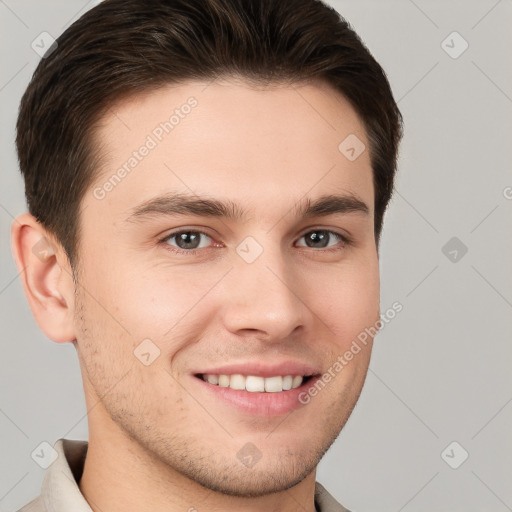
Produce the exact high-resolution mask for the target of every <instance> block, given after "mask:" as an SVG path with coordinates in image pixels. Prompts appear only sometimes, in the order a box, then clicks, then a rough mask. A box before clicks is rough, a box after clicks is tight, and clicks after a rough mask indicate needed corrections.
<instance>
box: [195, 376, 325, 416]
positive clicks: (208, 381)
mask: <svg viewBox="0 0 512 512" xmlns="http://www.w3.org/2000/svg"><path fill="white" fill-rule="evenodd" d="M192 376H193V382H196V383H197V385H198V391H199V392H200V393H201V394H204V395H205V398H206V399H207V400H208V401H209V403H210V401H211V400H212V399H213V400H215V403H218V404H219V406H220V407H225V406H228V408H229V410H234V411H235V412H236V413H242V414H244V415H251V416H260V417H276V416H283V415H286V414H289V413H290V412H292V411H294V410H296V409H299V408H301V407H304V406H305V405H306V404H307V403H308V402H309V400H308V402H305V401H304V400H301V397H302V396H303V395H307V393H308V389H309V388H310V387H312V386H314V385H315V383H316V381H317V380H319V379H320V378H321V374H314V375H274V376H270V377H262V376H258V375H242V374H231V375H227V374H212V373H206V374H205V373H195V374H193V375H192Z"/></svg>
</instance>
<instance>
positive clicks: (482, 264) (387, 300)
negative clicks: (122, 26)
mask: <svg viewBox="0 0 512 512" xmlns="http://www.w3.org/2000/svg"><path fill="white" fill-rule="evenodd" d="M95 3H97V2H89V3H86V2H85V1H84V0H72V1H70V0H66V1H60V2H56V1H53V2H37V1H35V0H33V1H15V0H0V20H1V38H2V41H1V76H0V101H1V109H2V110H1V112H2V122H1V124H0V130H1V133H0V138H1V159H2V165H1V173H2V176H1V195H0V243H1V254H0V265H1V267H0V319H1V320H0V321H1V326H2V357H1V359H0V365H1V389H2V396H1V401H0V431H1V441H0V442H1V452H0V460H1V461H2V462H1V464H2V467H1V474H0V510H1V511H7V510H16V509H17V508H18V507H20V506H21V505H23V504H25V503H26V502H28V501H29V500H30V499H32V498H33V497H35V496H36V495H37V494H38V493H39V489H40V485H41V482H42V478H43V476H44V470H43V469H41V468H40V467H39V466H38V465H37V464H36V463H35V462H34V461H33V460H32V458H31V453H32V451H33V450H34V449H35V448H36V447H37V446H38V445H39V444H40V443H41V442H42V441H47V442H49V443H50V444H51V445H53V444H54V443H55V441H56V440H57V439H59V438H61V437H66V438H71V439H87V435H88V431H87V420H86V409H85V401H84V398H83V393H82V382H81V377H80V371H79V366H78V361H77V356H76V353H75V350H74V348H73V346H72V345H71V344H65V345H58V344H56V343H53V342H51V341H50V340H48V339H46V338H45V336H44V335H43V334H42V333H41V332H40V330H39V329H38V327H37V325H36V323H35V321H34V319H33V317H32V314H31V311H30V309H29V306H28V303H27V301H26V298H25V296H24V293H23V290H22V287H21V283H20V279H19V276H18V274H17V270H16V268H15V265H14V262H13V259H12V256H11V252H10V243H9V232H10V225H11V222H12V218H13V216H16V215H18V214H19V213H22V212H23V211H25V203H24V196H23V184H22V180H21V177H20V176H19V173H18V169H17V161H16V155H15V151H14V125H15V119H16V113H17V108H18V104H19V100H20V98H21V95H22V93H23V91H24V89H25V87H26V85H27V84H28V81H29V78H30V76H31V74H32V72H33V70H34V69H35V66H36V65H37V62H38V59H39V56H38V55H37V54H36V53H35V52H34V51H33V50H32V48H31V43H32V41H33V40H34V39H35V38H36V36H38V35H39V34H40V33H41V32H43V31H47V32H49V33H50V34H52V35H54V36H55V37H57V36H58V35H60V33H61V32H62V31H63V30H64V29H65V28H66V27H67V26H68V25H69V23H70V22H72V21H74V20H75V19H76V18H77V17H78V16H80V14H82V13H83V12H85V10H87V9H89V8H90V7H92V6H93V5H95ZM330 4H331V5H333V6H334V7H335V8H336V9H337V10H338V11H339V12H340V13H341V14H343V15H344V16H345V17H346V18H347V19H348V20H349V21H350V22H351V23H352V25H353V26H354V28H355V29H356V31H357V32H358V33H359V34H360V35H361V37H362V38H363V40H364V41H365V43H366V44H367V45H368V47H369V48H370V50H371V51H372V53H373V54H374V56H375V57H376V59H377V60H378V61H379V62H380V63H381V64H382V66H383V67H384V69H385V70H386V72H387V73H388V76H389V79H390V82H391V85H392V88H393V90H394V93H395V97H396V99H397V101H398V104H399V107H400V109H401V111H402V113H403V115H404V118H405V130H406V135H405V138H404V141H403V144H402V148H401V156H400V165H399V175H398V181H397V193H396V195H395V197H394V200H393V201H392V204H391V207H390V210H389V213H388V215H387V218H386V224H385V229H384V233H383V242H382V247H381V272H382V294H381V299H382V301H381V303H382V310H383V311H385V310H386V309H387V308H388V307H390V306H391V304H392V303H393V302H394V301H399V302H401V303H402V304H403V311H402V312H401V313H400V314H398V315H397V316H396V318H395V319H394V320H393V321H392V322H391V323H390V324H389V325H387V326H386V327H385V328H384V329H383V330H382V332H381V333H380V334H379V336H378V337H377V339H376V342H375V350H374V354H373V358H372V361H371V365H370V371H369V374H368V378H367V381H366V385H365V388H364V391H363V394H362V396H361V399H360V401H359V403H358V405H357V406H356V408H355V410H354V413H353V415H352V417H351V419H350V420H349V422H348V423H347V425H346V427H345V429H344V430H343V432H342V434H341V435H340V437H339V438H338V440H337V441H336V443H335V444H334V446H333V447H332V448H331V450H330V451H329V452H328V453H327V455H326V456H325V458H324V459H323V461H322V462H321V464H320V466H319V468H318V476H317V479H318V480H319V481H320V482H322V483H323V485H324V486H325V487H326V488H327V489H328V490H329V491H330V492H331V493H332V494H333V495H334V496H335V497H336V498H337V499H338V500H339V501H340V502H341V503H343V504H344V505H345V506H347V507H348V508H350V509H352V510H353V511H354V512H363V511H370V510H378V511H379V512H381V511H397V512H398V511H402V510H404V511H406V512H413V511H426V510H429V511H463V510H464V511H473V510H475V511H477V510H478V511H482V510H485V511H496V512H501V511H506V510H512V485H511V482H512V434H511V433H512V429H511V426H512V405H511V401H512V383H511V379H510V363H511V354H512V344H511V338H512V337H511V332H512V315H511V312H512V286H511V281H512V279H511V277H512V271H511V267H512V265H511V262H512V259H511V256H512V236H510V235H511V233H512V229H511V228H512V216H511V210H512V199H510V198H511V197H512V188H507V187H512V175H511V173H510V166H511V162H512V159H511V156H512V155H511V153H512V144H511V141H512V139H511V135H512V133H511V132H512V130H511V128H512V116H511V114H512V80H511V79H512V59H511V58H510V54H511V52H510V49H511V48H512V45H511V43H512V31H511V30H510V27H511V26H512V3H511V1H510V0H501V1H496V0H489V1H487V0H482V1H472V2H469V1H467V0H466V1H462V0H461V1H450V2H448V1H444V2H440V1H427V0H415V1H414V2H413V1H412V0H395V1H385V2H384V1H369V0H365V1H361V0H359V1H355V0H350V1H336V2H334V1H331V2H330ZM454 31H457V32H458V33H459V34H460V35H461V36H462V37H463V38H464V40H466V41H467V42H468V44H469V47H468V49H467V50H466V51H465V52H464V53H462V54H461V55H460V56H458V58H452V57H451V56H450V55H448V53H447V52H446V51H445V49H443V47H444V48H446V49H447V50H448V51H450V52H452V54H454V52H455V53H458V52H459V51H460V49H461V48H462V40H461V39H458V38H457V37H458V36H455V38H454V36H451V37H450V38H448V39H447V40H446V38H447V36H449V34H451V33H452V32H454ZM444 40H446V42H445V43H444V45H442V42H443V41H444ZM450 46H451V47H452V48H449V47H450ZM507 197H508V198H507ZM452 237H457V239H458V241H456V242H455V244H456V245H455V246H453V247H452V246H449V247H448V249H445V253H446V255H445V253H444V252H443V250H442V248H443V247H444V246H445V244H446V243H447V242H448V241H449V240H450V239H451V238H452ZM457 244H458V247H457ZM461 244H464V245H465V246H466V247H467V248H468V252H467V253H466V254H465V255H463V256H462V252H461V251H460V248H461V247H462V245H461ZM454 248H455V250H457V251H458V252H457V259H456V260H455V261H452V260H453V258H454V257H455V253H453V252H452V253H451V254H450V253H449V251H453V249H454ZM453 441H456V442H457V443H458V445H456V446H455V448H453V446H452V448H453V451H452V448H450V449H448V450H447V451H446V452H444V450H445V448H446V447H447V446H448V445H450V443H452V442H453ZM463 450H465V451H467V452H468V453H469V457H468V459H467V460H466V461H464V462H463V463H462V464H461V465H460V466H459V467H458V468H457V469H453V468H452V467H450V466H449V465H448V463H447V462H446V461H449V462H450V463H451V464H452V465H457V464H459V463H460V462H461V460H462V455H463V454H464V452H463ZM443 452H444V453H445V455H444V458H443V457H442V453H443Z"/></svg>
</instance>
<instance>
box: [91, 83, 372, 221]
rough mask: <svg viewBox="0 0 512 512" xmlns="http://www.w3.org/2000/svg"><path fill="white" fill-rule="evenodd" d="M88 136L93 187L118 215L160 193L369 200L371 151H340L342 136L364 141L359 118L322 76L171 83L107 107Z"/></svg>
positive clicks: (103, 203) (250, 200)
mask: <svg viewBox="0 0 512 512" xmlns="http://www.w3.org/2000/svg"><path fill="white" fill-rule="evenodd" d="M94 140H95V143H96V144H98V147H99V148H101V150H100V153H101V160H102V165H101V167H100V168H99V170H98V171H99V172H98V175H97V176H96V179H95V180H94V183H93V186H92V188H91V193H92V190H94V189H98V187H100V188H101V190H102V191H104V192H105V194H104V197H103V198H102V199H101V201H100V202H101V206H100V207H101V208H106V207H108V209H109V211H110V212H111V213H112V214H114V215H121V214H122V213H124V212H126V211H127V210H128V209H129V208H130V207H133V205H134V204H136V203H140V202H142V201H144V200H148V199H149V198H150V197H152V196H154V195H155V194H161V193H162V192H166V193H167V192H169V193H172V192H188V193H194V194H199V195H200V194H201V193H207V194H208V195H209V196H218V197H227V196H230V197H232V196H235V195H236V196H237V197H238V198H240V199H241V200H242V201H245V203H246V205H251V204H253V202H254V201H256V200H257V199H258V198H259V199H262V198H265V200H266V201H272V200H273V199H275V200H277V199H279V200H282V197H283V193H285V194H286V196H287V197H289V198H290V199H291V198H296V199H300V198H301V197H303V196H304V195H305V194H307V195H308V196H315V195H320V194H323V193H325V192H334V191H335V192H340V193H346V192H348V193H353V194H354V195H357V196H360V197H361V196H365V199H366V201H367V203H369V204H372V203H373V201H372V200H371V197H373V195H372V194H373V187H372V172H371V164H370V158H369V151H368V150H362V153H361V154H360V155H359V156H358V157H357V158H356V159H349V158H347V155H346V154H344V153H343V150H344V149H346V148H345V146H346V145H347V144H345V142H344V141H346V140H348V141H355V142H356V144H358V147H357V148H356V149H357V151H358V152H359V151H361V148H368V140H367V136H366V132H365V130H364V126H363V123H362V121H361V119H360V118H359V116H358V115H357V114H356V112H355V110H354V109H353V107H352V106H351V105H350V103H349V102H348V101H347V100H346V99H345V98H344V97H343V96H342V95H341V93H339V92H338V91H336V90H335V89H334V88H333V87H332V86H330V85H328V84H326V83H324V82H315V83H311V84H301V85H298V84H296V85H277V84H272V85H270V86H267V87H258V88H256V87H254V86H250V85H248V84H246V83H244V82H240V81H235V80H225V81H215V82H210V83H208V82H199V81H190V82H186V83H183V84H179V85H168V86H165V87H161V88H159V89H157V90H152V91H146V92H144V93H141V94H138V95H135V96H132V97H128V98H125V99H123V100H122V101H120V102H118V103H116V104H114V105H112V106H111V108H110V109H109V110H108V112H107V113H106V114H105V115H104V116H103V118H102V119H101V122H100V123H99V127H98V129H97V130H96V131H95V134H94ZM352 145H353V144H352ZM90 196H91V194H89V197H87V199H88V200H90V199H91V197H90ZM93 199H94V197H93ZM96 201H98V200H97V199H96ZM93 202H94V201H93ZM266 204H268V202H267V203H266Z"/></svg>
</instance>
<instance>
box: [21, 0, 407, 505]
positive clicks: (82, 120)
mask: <svg viewBox="0 0 512 512" xmlns="http://www.w3.org/2000/svg"><path fill="white" fill-rule="evenodd" d="M400 137H401V116H400V112H399V111H398V108H397V106H396V104H395V101H394V99H393V96H392V93H391V91H390V87H389V83H388V81H387V79H386V76H385V74H384V72H383V70H382V69H381V67H380V66H379V65H378V63H377V62H376V61H375V60H374V59H373V57H372V56H371V55H370V53H369V52H368V50H367V49H366V48H365V46H364V45H363V44H362V42H361V41H360V40H359V38H358V37H357V35H356V34H355V33H354V32H353V31H352V29H351V28H350V27H349V25H348V24H347V23H346V22H345V21H344V20H343V19H341V18H340V17H339V15H338V14H337V13H336V12H335V11H334V10H333V9H331V8H329V7H327V6H326V5H324V4H322V3H320V2H318V1H313V0H300V1H296V0H294V1H291V0H290V1H282V0H280V1H270V0H251V1H248V0H244V1H242V0H206V1H205V0H202V1H201V0H194V1H190V0H187V1H184V0H183V1H169V0H152V1H147V0H144V1H142V0H106V1H104V2H102V3H101V4H99V5H98V6H97V7H95V8H94V9H92V10H90V11H89V12H87V13H86V14H84V15H83V16H82V17H81V18H80V19H79V20H78V21H77V22H76V23H74V24H73V25H72V26H71V27H69V28H68V29H67V30H66V31H65V32H64V34H62V35H61V37H60V38H59V39H58V40H57V43H56V45H54V47H52V48H51V49H50V50H49V52H48V53H47V54H46V55H45V58H44V59H42V60H41V63H40V64H39V66H38V68H37V70H36V71H35V73H34V76H33V78H32V81H31V83H30V84H29V86H28V88H27V91H26V93H25V95H24V97H23V99H22V103H21V108H20V113H19V118H18V124H17V140H16V143H17V150H18V155H19V161H20V168H21V171H22V173H23V175H24V178H25V187H26V196H27V202H28V206H29V211H30V213H26V214H23V215H20V216H19V217H18V218H17V219H16V221H15V222H14V223H13V227H12V246H13V251H14V257H15V260H16V264H17V266H18V268H19V269H20V270H21V269H25V271H24V272H23V273H22V281H23V286H24V290H25V293H26V295H27V298H28V301H29V303H30V306H31V309H32V311H33V314H34V316H35V318H36V320H37V322H38V324H39V326H40V327H41V329H42V330H43V331H44V333H45V334H46V335H47V336H48V337H49V338H50V339H52V340H53V341H55V342H57V343H66V342H72V343H73V344H74V346H75V348H76V349H77V354H78V357H79V361H80V367H81V372H82V378H83V384H84V391H85V398H86V404H87V410H88V422H89V423H88V425H89V441H88V443H86V442H80V441H73V440H69V439H59V440H58V441H57V443H56V444H55V450H56V453H57V455H58V457H57V459H56V461H55V462H54V463H53V464H52V465H51V466H50V467H49V469H48V470H47V474H46V476H45V480H44V483H43V489H42V493H41V496H39V497H38V498H36V499H35V500H33V501H32V502H31V503H29V504H28V505H27V506H25V507H24V508H23V509H22V511H39V510H53V511H56V512H60V511H64V510H67V511H69V510H73V511H75V510H84V511H85V510H93V511H95V512H100V511H101V512H113V511H121V510H123V511H124V510H137V511H139V512H143V511H146V510H147V511H149V510H151V511H152V512H158V511H164V510H165V511H167V512H174V511H181V510H188V511H194V510H197V511H200V510H219V511H221V510H241V511H268V510H275V511H282V512H284V511H292V510H293V511H296V510H304V511H307V512H313V511H315V510H316V511H322V512H326V511H328V512H331V511H336V510H346V509H345V508H344V507H342V506H341V505H339V504H338V503H337V502H336V501H335V500H334V499H333V498H332V497H331V496H330V495H329V493H328V492H327V491H326V490H325V489H324V488H323V487H322V486H321V484H320V483H318V482H316V480H315V474H316V466H317V465H318V463H319V461H320V460H321V458H322V456H323V455H324V454H325V452H326V451H327V450H328V448H329V447H330V446H331V444H332V443H333V442H334V440H335V439H336V437H337V436H338V435H339V433H340V431H341V429H342V428H343V426H344V424H345V422H346V421H347V419H348V418H349V416H350V414H351V412H352V409H353V408H354V406H355V403H356V402H357V399H358V397H359V395H360V392H361V389H362V387H363V384H364V380H365V376H366V372H367V369H368V364H369V360H370V354H371V348H372V337H373V335H374V333H375V332H376V330H378V327H379V323H380V309H379V269H378V242H379V236H380V232H381V227H382V221H383V216H384V212H385V209H386V206H387V204H388V201H389V198H390V196H391V192H392V188H393V177H394V173H395V168H396V158H397V150H398V143H399V140H400ZM372 329H373V330H372ZM364 332H372V333H373V334H372V336H365V337H362V336H361V333H364Z"/></svg>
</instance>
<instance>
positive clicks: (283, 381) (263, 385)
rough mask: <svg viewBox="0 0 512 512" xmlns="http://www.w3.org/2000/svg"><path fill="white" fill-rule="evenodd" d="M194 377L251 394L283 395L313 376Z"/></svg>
mask: <svg viewBox="0 0 512 512" xmlns="http://www.w3.org/2000/svg"><path fill="white" fill-rule="evenodd" d="M194 377H197V378H198V379H201V380H203V381H205V382H208V383H209V384H212V385H213V386H219V387H221V388H229V389H234V390H238V391H248V392H249V393H281V392H283V391H290V390H292V389H297V388H299V387H301V386H302V385H304V384H306V383H307V382H309V381H310V380H311V378H312V377H313V375H276V376H273V377H261V376H258V375H242V374H239V373H235V374H232V375H223V374H221V375H218V374H214V373H208V374H207V373H196V374H195V375H194Z"/></svg>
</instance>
